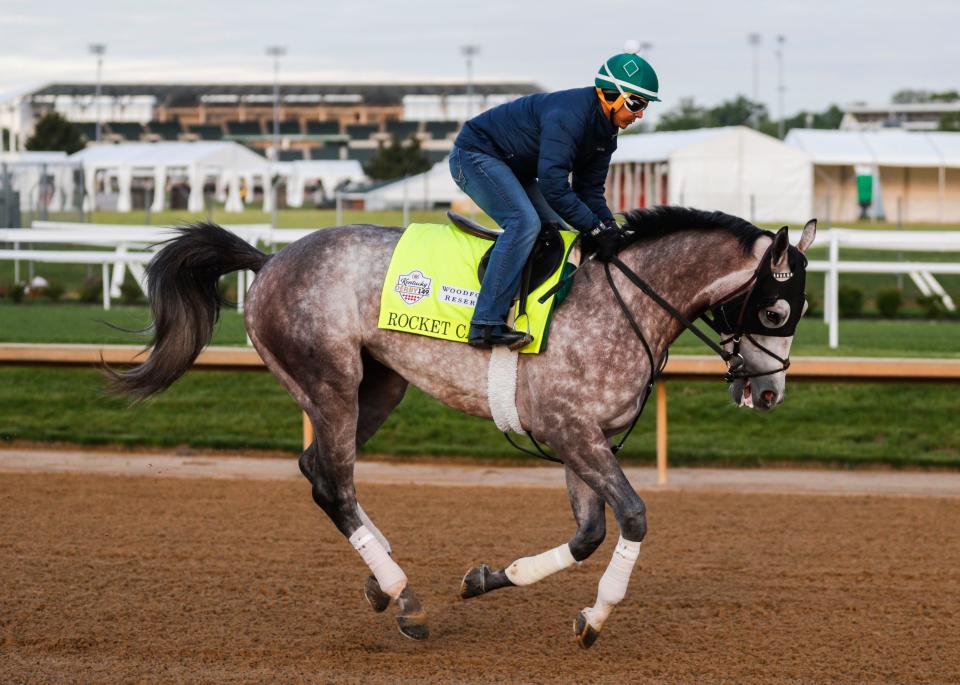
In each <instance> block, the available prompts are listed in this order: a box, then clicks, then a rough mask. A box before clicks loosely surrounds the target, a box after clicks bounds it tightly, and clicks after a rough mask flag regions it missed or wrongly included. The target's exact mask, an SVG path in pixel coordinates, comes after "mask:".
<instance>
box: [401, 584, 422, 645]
mask: <svg viewBox="0 0 960 685" xmlns="http://www.w3.org/2000/svg"><path fill="white" fill-rule="evenodd" d="M397 606H398V607H400V613H399V614H398V615H397V627H398V628H399V629H400V633H401V634H402V635H404V636H405V637H409V638H410V639H411V640H426V639H427V636H428V635H429V634H430V630H429V629H428V628H427V612H426V611H424V609H423V605H422V604H420V600H419V599H417V596H416V595H415V594H413V590H412V589H411V588H410V586H409V585H407V586H406V587H405V588H403V592H401V593H400V596H399V597H397Z"/></svg>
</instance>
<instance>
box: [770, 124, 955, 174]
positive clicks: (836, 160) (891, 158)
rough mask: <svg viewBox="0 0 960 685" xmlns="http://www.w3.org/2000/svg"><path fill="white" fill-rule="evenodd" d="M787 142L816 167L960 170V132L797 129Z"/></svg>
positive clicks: (788, 137)
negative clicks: (958, 168) (857, 165)
mask: <svg viewBox="0 0 960 685" xmlns="http://www.w3.org/2000/svg"><path fill="white" fill-rule="evenodd" d="M785 142H786V143H787V145H790V146H792V147H795V148H797V149H798V150H802V151H803V152H806V153H807V154H808V155H809V156H810V158H811V160H812V161H813V163H814V164H823V165H842V166H850V165H855V164H866V165H880V166H900V167H940V166H944V167H960V133H950V132H945V131H930V132H926V131H903V130H898V129H888V130H881V131H837V130H823V129H797V128H795V129H793V130H791V131H790V133H788V134H787V138H786V140H785Z"/></svg>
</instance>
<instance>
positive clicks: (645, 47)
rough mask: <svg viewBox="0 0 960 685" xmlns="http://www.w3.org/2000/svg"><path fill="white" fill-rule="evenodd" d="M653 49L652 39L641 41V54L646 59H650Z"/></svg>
mask: <svg viewBox="0 0 960 685" xmlns="http://www.w3.org/2000/svg"><path fill="white" fill-rule="evenodd" d="M652 49H653V43H651V42H650V41H643V42H641V43H640V56H641V57H643V58H644V59H645V60H647V61H650V51H651V50H652Z"/></svg>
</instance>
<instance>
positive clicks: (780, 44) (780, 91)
mask: <svg viewBox="0 0 960 685" xmlns="http://www.w3.org/2000/svg"><path fill="white" fill-rule="evenodd" d="M786 42H787V38H786V36H784V35H783V34H780V35H779V36H777V109H778V110H779V114H780V121H779V123H778V124H777V137H778V138H780V140H783V135H784V129H785V128H786V123H785V122H784V116H785V114H784V111H783V95H784V93H785V92H786V91H787V87H786V86H785V85H783V44H784V43H786Z"/></svg>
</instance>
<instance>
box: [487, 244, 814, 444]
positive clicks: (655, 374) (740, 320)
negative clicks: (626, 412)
mask: <svg viewBox="0 0 960 685" xmlns="http://www.w3.org/2000/svg"><path fill="white" fill-rule="evenodd" d="M772 249H773V244H771V245H770V247H768V248H767V250H766V251H765V252H764V253H763V256H762V257H761V258H760V261H759V263H758V265H757V268H756V269H755V270H754V272H753V275H752V276H750V278H749V280H747V282H746V283H744V284H743V285H741V286H740V287H738V288H737V289H736V290H734V291H733V292H732V293H730V294H728V295H727V296H725V297H723V298H722V299H721V300H720V302H718V303H717V304H716V305H714V306H713V307H712V309H711V313H712V314H713V318H710V317H708V316H707V315H706V312H704V313H703V314H701V315H700V316H699V317H698V318H700V319H702V320H703V321H704V322H705V323H706V324H707V325H708V326H710V328H712V329H713V330H714V331H715V332H716V333H717V334H718V335H720V338H721V339H720V344H719V345H718V344H717V343H715V342H714V341H713V340H711V339H710V337H709V336H708V335H707V334H706V333H704V332H703V331H702V330H701V329H700V328H699V327H698V326H697V325H696V324H695V323H694V322H693V321H690V320H689V319H688V318H687V317H686V316H684V315H683V313H682V312H680V311H679V310H678V309H677V308H676V307H674V306H673V305H672V304H670V303H669V302H668V301H667V300H666V299H664V298H663V296H662V295H660V293H658V292H657V291H656V290H654V289H653V288H652V287H651V286H650V284H649V283H647V282H646V281H644V280H643V279H642V278H640V276H638V275H637V274H636V273H635V272H634V271H633V270H632V269H631V268H630V267H628V266H627V265H626V264H624V263H623V261H622V260H621V259H620V257H619V256H618V255H613V256H612V257H611V258H610V260H609V261H607V262H604V265H603V269H604V273H605V274H606V277H607V283H608V284H609V285H610V289H611V290H612V291H613V295H614V298H615V299H616V300H617V304H618V305H619V306H620V311H621V312H623V315H624V316H625V317H626V319H627V322H628V323H629V324H630V328H631V329H632V330H633V332H634V334H635V335H636V336H637V338H639V340H640V342H641V343H642V344H643V351H644V352H645V353H646V355H647V360H648V361H649V363H650V369H651V370H652V371H651V374H650V380H649V381H648V382H647V386H646V387H645V388H644V391H643V399H642V400H641V401H640V407H639V409H638V411H637V414H636V416H634V417H633V420H632V421H631V422H630V426H629V427H628V428H627V431H626V433H624V435H623V437H622V438H621V439H620V442H618V443H617V444H611V445H610V450H611V452H613V453H614V454H616V453H617V452H619V451H620V450H621V449H622V448H623V445H624V444H625V443H626V441H627V438H629V437H630V434H631V433H632V432H633V429H634V427H635V426H636V425H637V422H638V421H639V420H640V416H641V414H643V410H644V408H645V407H646V406H647V400H649V399H650V395H651V394H652V393H653V388H654V385H655V384H656V382H657V379H658V378H659V377H660V375H661V374H662V373H663V370H664V368H665V367H666V365H667V359H668V358H669V356H670V354H669V353H670V351H669V349H668V350H666V351H665V353H664V355H663V359H661V360H660V364H659V365H658V364H656V363H655V361H654V358H653V350H652V349H651V348H650V344H649V343H648V342H647V339H646V336H644V334H643V331H642V330H641V329H640V325H639V324H638V323H637V320H636V319H635V318H634V316H633V314H631V313H630V309H629V308H628V307H627V303H626V302H625V301H624V299H623V296H622V295H621V294H620V290H619V289H618V288H617V285H616V283H615V282H614V280H613V274H612V273H611V271H610V265H611V264H613V265H614V266H615V267H617V269H618V270H619V271H620V273H622V274H623V275H624V276H625V277H626V279H627V280H628V281H630V282H631V283H632V284H633V285H635V286H636V287H637V288H639V289H640V291H641V292H643V293H644V294H645V295H646V296H647V297H649V298H650V299H651V300H653V301H654V302H655V303H656V304H657V305H658V306H659V307H660V308H661V309H663V310H664V311H665V312H667V313H668V314H669V315H670V316H672V317H673V318H674V319H676V320H677V321H678V322H679V323H680V324H681V325H682V326H683V327H684V328H686V329H687V330H688V331H690V332H691V333H693V334H694V335H695V336H697V337H698V338H700V340H701V341H702V342H703V343H704V344H705V345H706V346H707V347H709V348H710V350H711V351H713V352H714V353H716V354H717V355H718V356H719V357H720V358H721V359H722V360H723V361H724V362H725V363H726V364H727V372H726V373H725V374H724V375H723V380H724V381H726V382H727V383H732V382H733V381H734V380H738V379H749V378H759V377H761V376H771V375H773V374H775V373H779V372H781V371H786V370H787V369H788V368H790V360H789V359H788V358H787V359H784V358H782V357H780V356H779V355H777V354H775V353H774V352H773V351H771V350H769V349H768V348H766V347H765V346H763V345H761V344H760V343H759V342H757V340H756V339H755V338H754V337H753V336H752V335H751V334H750V332H749V331H747V330H745V328H746V326H745V320H746V316H747V309H748V306H747V305H748V304H749V303H750V300H751V297H752V296H753V295H754V291H755V290H756V288H757V286H758V284H759V283H760V276H761V270H762V269H763V267H764V265H765V264H766V263H767V262H768V261H769V260H770V254H771V251H772ZM804 263H805V261H804ZM572 276H573V274H570V276H568V278H570V277H572ZM560 285H561V283H558V284H557V286H555V287H554V288H553V289H552V290H551V292H548V293H546V294H544V295H543V296H542V298H541V302H543V301H544V300H545V299H546V298H548V297H550V296H551V295H552V294H553V292H555V291H556V290H558V289H559V286H560ZM738 298H742V300H743V301H742V302H741V303H739V307H738V313H737V317H736V322H735V323H733V324H731V323H730V321H729V318H728V316H727V310H726V307H728V306H731V305H734V304H735V303H736V300H737V299H738ZM725 335H727V336H728V337H726V338H724V337H723V336H725ZM743 338H746V339H747V340H749V341H750V342H751V343H752V344H753V345H754V346H756V348H757V349H759V350H761V351H762V352H764V353H765V354H767V355H768V356H770V357H772V358H773V359H775V360H776V361H777V362H779V363H780V368H778V369H773V370H772V371H765V372H758V373H748V372H747V370H746V368H745V365H746V364H745V361H744V358H743V355H742V354H741V352H740V345H741V341H742V340H743ZM729 343H732V344H733V350H732V351H731V352H728V351H726V350H725V349H723V347H722V345H726V344H729ZM525 433H526V434H527V437H528V438H530V441H531V442H532V443H533V445H534V447H535V448H536V450H537V451H536V452H534V451H532V450H528V449H526V448H524V447H521V446H520V445H518V444H517V443H515V442H514V441H513V438H512V437H511V436H510V434H509V433H504V436H505V437H506V438H507V442H509V443H510V444H511V445H512V446H513V447H515V448H516V449H518V450H520V451H521V452H524V453H526V454H529V455H531V456H534V457H540V458H542V459H546V460H548V461H555V462H557V463H562V462H561V460H560V459H557V458H556V457H555V456H553V455H552V454H549V453H548V452H546V451H545V450H544V449H543V447H542V446H541V445H540V443H539V442H537V440H536V438H534V437H533V435H531V434H530V431H525Z"/></svg>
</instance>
